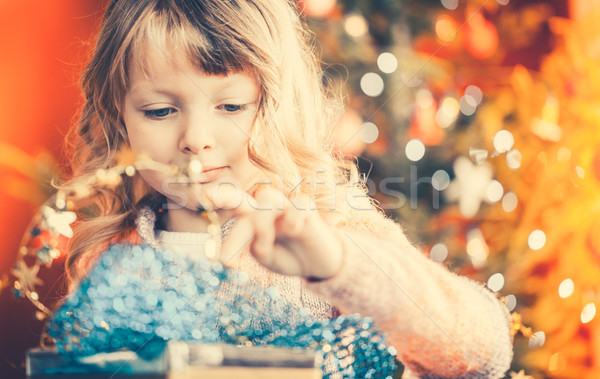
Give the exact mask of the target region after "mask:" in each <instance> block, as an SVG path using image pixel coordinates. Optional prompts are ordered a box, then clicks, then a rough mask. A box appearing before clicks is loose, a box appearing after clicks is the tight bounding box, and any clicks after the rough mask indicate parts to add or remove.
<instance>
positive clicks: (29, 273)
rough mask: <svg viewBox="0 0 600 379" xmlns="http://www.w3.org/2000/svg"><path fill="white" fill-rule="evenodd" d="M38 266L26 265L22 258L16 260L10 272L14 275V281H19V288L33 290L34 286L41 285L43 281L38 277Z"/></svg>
mask: <svg viewBox="0 0 600 379" xmlns="http://www.w3.org/2000/svg"><path fill="white" fill-rule="evenodd" d="M39 270H40V266H38V265H33V266H31V267H29V266H27V264H26V263H25V262H23V261H22V260H20V261H18V262H17V266H16V267H15V268H13V269H12V270H11V274H13V275H14V277H15V278H16V281H17V282H19V283H20V285H21V288H23V289H26V290H29V291H34V289H35V286H38V285H40V286H41V285H42V284H44V282H43V281H42V280H41V279H40V278H38V271H39Z"/></svg>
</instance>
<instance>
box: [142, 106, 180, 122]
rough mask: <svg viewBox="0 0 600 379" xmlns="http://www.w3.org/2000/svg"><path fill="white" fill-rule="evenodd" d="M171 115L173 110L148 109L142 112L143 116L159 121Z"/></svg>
mask: <svg viewBox="0 0 600 379" xmlns="http://www.w3.org/2000/svg"><path fill="white" fill-rule="evenodd" d="M172 113H175V109H173V108H160V109H149V110H146V111H144V116H146V117H148V118H153V119H161V118H165V117H167V116H168V115H170V114H172Z"/></svg>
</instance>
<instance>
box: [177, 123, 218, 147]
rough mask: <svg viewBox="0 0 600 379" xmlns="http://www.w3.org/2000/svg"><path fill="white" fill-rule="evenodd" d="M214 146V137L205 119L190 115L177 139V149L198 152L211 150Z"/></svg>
mask: <svg viewBox="0 0 600 379" xmlns="http://www.w3.org/2000/svg"><path fill="white" fill-rule="evenodd" d="M214 147H215V138H214V135H213V133H212V132H211V128H210V126H209V122H208V120H207V119H204V120H202V119H201V118H199V117H197V118H193V117H190V118H189V119H188V120H186V125H185V126H184V128H183V131H182V134H181V138H180V140H179V150H181V151H183V152H184V153H186V154H198V153H199V152H200V151H202V150H211V149H213V148H214Z"/></svg>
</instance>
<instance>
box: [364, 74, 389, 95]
mask: <svg viewBox="0 0 600 379" xmlns="http://www.w3.org/2000/svg"><path fill="white" fill-rule="evenodd" d="M383 87H384V84H383V79H382V78H381V76H379V75H378V74H376V73H374V72H368V73H366V74H364V75H363V77H362V78H361V79H360V88H361V89H362V90H363V92H364V93H365V95H367V96H370V97H377V96H379V95H381V94H382V93H383Z"/></svg>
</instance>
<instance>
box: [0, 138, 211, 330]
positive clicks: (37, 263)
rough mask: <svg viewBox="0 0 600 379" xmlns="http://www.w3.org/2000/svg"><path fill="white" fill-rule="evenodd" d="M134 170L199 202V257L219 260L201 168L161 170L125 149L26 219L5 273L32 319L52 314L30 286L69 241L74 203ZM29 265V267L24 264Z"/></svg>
mask: <svg viewBox="0 0 600 379" xmlns="http://www.w3.org/2000/svg"><path fill="white" fill-rule="evenodd" d="M139 170H156V171H160V172H163V173H166V174H169V175H173V176H176V177H180V178H183V179H188V180H185V182H186V183H189V185H190V186H192V188H193V190H194V191H195V193H196V195H197V197H196V198H197V199H198V201H199V202H200V204H199V206H198V212H201V213H205V214H206V216H207V218H208V219H209V221H210V225H209V227H208V233H209V234H210V237H211V238H210V239H209V240H208V241H207V243H206V247H205V254H206V256H207V258H209V259H211V260H217V259H218V258H219V248H220V245H221V230H220V224H219V219H218V216H217V214H216V212H215V211H214V209H213V208H212V206H211V204H210V202H209V201H207V199H206V198H205V197H204V196H203V194H202V192H201V191H200V186H199V185H198V184H195V183H194V181H193V178H194V177H197V176H198V175H200V174H201V173H202V164H201V163H200V162H199V161H197V160H191V161H189V162H188V163H187V165H185V166H184V167H178V166H175V165H165V164H162V163H158V162H155V161H153V160H151V159H150V158H149V157H148V156H147V155H145V154H136V153H134V152H132V151H131V150H129V149H125V150H121V151H119V152H118V153H117V154H116V159H115V165H114V167H110V168H107V169H99V170H98V171H96V174H95V176H94V178H93V179H92V181H91V182H90V183H88V185H87V186H82V187H81V188H77V189H76V190H75V191H73V192H72V193H70V194H66V193H65V192H64V191H60V190H59V191H58V192H57V193H56V194H55V195H54V197H53V198H51V199H50V200H49V201H48V202H47V203H46V204H45V205H43V206H42V208H41V211H40V212H39V213H38V214H37V215H36V216H35V217H34V219H33V220H32V222H31V224H30V227H29V229H28V231H27V232H26V233H25V235H24V236H23V239H22V242H21V247H20V248H19V254H18V257H17V262H16V264H15V266H14V267H13V269H12V270H11V272H10V273H11V274H12V276H13V277H14V282H13V294H14V295H15V297H17V298H23V297H25V298H27V299H28V300H29V301H30V302H31V303H32V304H33V305H34V306H35V307H36V308H37V310H38V311H37V312H36V317H37V319H38V320H43V319H45V318H46V317H48V316H50V315H51V314H52V312H51V310H50V309H49V308H48V307H47V306H46V305H44V304H43V303H42V302H41V301H40V299H39V294H38V293H37V291H36V286H41V285H43V284H44V283H43V281H42V280H41V279H40V278H39V277H38V273H39V271H40V268H41V267H42V266H45V267H47V268H50V267H51V266H52V263H53V262H54V260H55V259H57V258H59V257H60V256H61V254H62V252H63V251H65V248H66V244H67V241H68V239H69V238H71V237H72V236H73V229H72V228H71V224H72V223H73V222H75V220H76V219H77V214H76V213H75V212H74V211H73V209H74V204H75V202H76V201H77V200H79V199H83V198H86V197H89V196H90V195H92V194H93V191H94V190H93V188H97V187H105V188H111V189H114V188H115V187H117V186H118V185H120V184H121V182H122V177H123V175H127V176H130V177H132V176H134V175H135V174H136V172H137V171H139ZM28 262H29V263H28ZM8 282H9V279H8V276H7V275H5V276H3V277H1V278H0V291H2V289H3V288H4V287H7V286H8Z"/></svg>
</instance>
